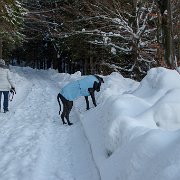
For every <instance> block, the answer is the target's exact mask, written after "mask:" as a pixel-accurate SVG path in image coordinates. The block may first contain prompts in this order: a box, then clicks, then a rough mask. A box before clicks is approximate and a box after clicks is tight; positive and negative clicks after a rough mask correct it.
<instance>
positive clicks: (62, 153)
mask: <svg viewBox="0 0 180 180" xmlns="http://www.w3.org/2000/svg"><path fill="white" fill-rule="evenodd" d="M11 72H12V76H13V78H14V80H15V84H16V90H17V94H16V95H15V96H14V99H13V101H12V102H10V106H9V109H10V111H9V112H8V113H6V114H4V113H0V180H100V179H101V180H179V179H180V173H179V172H180V130H179V129H180V111H179V109H180V96H179V94H180V76H179V73H178V72H177V71H175V70H169V69H165V68H162V67H160V68H153V69H151V70H150V71H149V72H148V74H147V76H146V77H145V78H144V79H143V80H142V81H141V82H136V81H134V80H131V79H128V78H124V77H123V76H121V75H120V74H118V73H112V74H110V75H109V76H104V77H103V78H104V81H105V83H104V84H102V89H101V91H100V92H99V93H96V94H95V95H96V100H97V104H98V106H97V107H94V106H93V104H92V102H91V100H90V107H91V109H90V110H89V111H86V110H85V109H86V108H85V100H84V98H83V97H80V98H79V99H77V100H76V101H75V102H74V106H73V109H72V111H71V114H70V120H71V122H73V123H74V124H73V125H72V126H66V125H63V124H62V122H61V119H60V117H59V115H58V111H59V107H58V103H57V100H56V96H57V94H58V92H59V91H60V88H61V87H62V86H64V85H65V84H66V83H68V82H69V81H73V80H76V79H79V78H80V77H81V73H80V72H77V73H75V74H72V75H69V74H65V73H62V74H59V73H57V72H56V71H55V70H51V69H50V70H33V69H31V68H27V67H26V68H23V67H11ZM1 107H2V103H1Z"/></svg>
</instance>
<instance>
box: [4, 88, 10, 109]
mask: <svg viewBox="0 0 180 180" xmlns="http://www.w3.org/2000/svg"><path fill="white" fill-rule="evenodd" d="M3 94H4V103H3V107H4V112H7V111H9V109H8V105H9V91H3Z"/></svg>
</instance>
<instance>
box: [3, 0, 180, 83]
mask: <svg viewBox="0 0 180 180" xmlns="http://www.w3.org/2000/svg"><path fill="white" fill-rule="evenodd" d="M179 20H180V1H179V0H1V1H0V58H2V59H4V60H5V61H6V63H7V64H10V65H18V66H30V67H32V68H37V69H49V68H52V69H56V70H58V72H59V73H69V74H72V73H74V72H76V71H81V73H82V74H84V75H86V74H102V75H107V74H109V73H111V72H119V73H121V74H122V75H123V76H124V77H128V78H132V79H135V80H141V79H142V78H143V77H144V76H145V75H146V73H147V71H148V70H149V69H151V68H153V67H159V66H162V67H166V68H169V69H176V68H177V67H178V66H179V64H180V22H179Z"/></svg>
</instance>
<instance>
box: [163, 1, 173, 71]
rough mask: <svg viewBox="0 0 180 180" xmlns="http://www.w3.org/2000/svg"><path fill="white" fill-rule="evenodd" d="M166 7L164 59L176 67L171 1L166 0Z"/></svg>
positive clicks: (164, 14)
mask: <svg viewBox="0 0 180 180" xmlns="http://www.w3.org/2000/svg"><path fill="white" fill-rule="evenodd" d="M164 6H165V7H164V9H165V11H167V12H165V11H164V12H163V17H162V32H163V45H164V60H165V63H166V64H167V66H169V67H171V68H174V53H173V34H172V17H171V16H172V15H171V1H170V0H165V1H164Z"/></svg>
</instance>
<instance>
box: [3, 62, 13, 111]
mask: <svg viewBox="0 0 180 180" xmlns="http://www.w3.org/2000/svg"><path fill="white" fill-rule="evenodd" d="M10 89H13V90H14V91H15V86H14V83H13V81H12V79H11V75H10V71H9V69H8V67H7V66H6V65H5V61H4V60H3V59H0V110H1V97H2V94H3V96H4V102H3V109H4V113H6V112H7V111H9V109H8V104H9V91H10Z"/></svg>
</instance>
